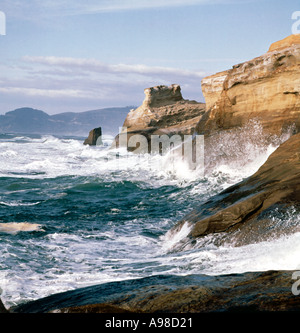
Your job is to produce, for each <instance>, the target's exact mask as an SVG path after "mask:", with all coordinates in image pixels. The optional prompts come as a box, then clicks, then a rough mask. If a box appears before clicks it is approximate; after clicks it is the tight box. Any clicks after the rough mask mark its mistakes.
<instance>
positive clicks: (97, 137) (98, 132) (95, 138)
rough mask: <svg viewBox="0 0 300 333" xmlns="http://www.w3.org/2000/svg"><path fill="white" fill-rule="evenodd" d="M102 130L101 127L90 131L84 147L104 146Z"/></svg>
mask: <svg viewBox="0 0 300 333" xmlns="http://www.w3.org/2000/svg"><path fill="white" fill-rule="evenodd" d="M101 136H102V129H101V127H98V128H94V129H93V130H91V131H90V133H89V136H88V138H87V139H85V140H84V143H83V144H84V145H90V146H96V145H101V144H102V139H101Z"/></svg>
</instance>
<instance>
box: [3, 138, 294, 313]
mask: <svg viewBox="0 0 300 333" xmlns="http://www.w3.org/2000/svg"><path fill="white" fill-rule="evenodd" d="M112 140H113V137H109V136H107V137H105V136H104V137H103V142H104V145H103V146H101V147H100V146H94V147H91V146H85V145H83V141H84V138H80V137H58V136H51V135H27V134H26V135H24V134H0V251H1V257H0V292H1V295H0V297H1V299H2V301H3V303H4V304H5V306H6V307H11V306H15V305H18V304H21V303H24V302H28V301H31V300H36V299H39V298H42V297H45V296H48V295H51V294H55V293H59V292H63V291H67V290H72V289H76V288H81V287H85V286H91V285H96V284H101V283H106V282H111V281H121V280H125V279H133V278H142V277H147V276H152V275H157V274H172V275H188V274H208V275H219V274H229V273H242V272H249V271H264V270H270V269H276V270H277V269H278V270H285V269H288V270H294V269H299V267H300V266H299V259H298V257H299V251H300V230H299V227H298V225H299V224H300V223H299V222H300V216H299V215H298V214H297V213H296V211H295V210H294V209H293V207H290V208H289V210H287V211H286V212H285V213H284V214H283V213H282V212H276V211H274V212H273V216H272V217H271V218H272V219H273V221H274V226H275V227H276V226H277V225H278V226H280V227H281V228H282V230H285V229H286V230H288V232H286V233H285V232H282V233H280V234H278V233H274V235H273V236H272V237H269V238H267V239H264V240H261V241H259V240H258V241H257V242H255V243H251V244H244V245H240V246H237V245H236V244H235V243H234V239H233V238H230V237H229V238H228V239H227V240H226V242H222V243H219V244H218V242H216V240H217V239H218V237H221V236H222V235H218V234H214V235H208V236H205V237H203V238H201V239H199V240H197V241H195V242H194V243H192V244H188V245H186V246H182V244H181V241H182V239H184V237H185V236H186V235H187V234H188V233H189V231H190V226H189V225H185V226H184V227H183V228H182V229H181V230H180V232H178V233H176V232H173V231H172V227H173V226H174V225H175V224H176V223H177V222H178V221H179V220H181V219H182V218H183V217H184V216H185V214H187V213H188V212H190V211H191V210H192V209H193V208H194V207H195V206H197V205H199V204H201V203H204V202H205V201H206V200H208V199H209V197H211V196H213V195H215V194H217V193H219V192H221V191H222V190H224V189H225V188H227V187H229V186H231V185H233V184H235V183H237V182H239V181H241V180H242V179H244V178H246V177H248V176H250V175H252V174H253V173H254V172H255V171H256V170H258V168H259V167H260V166H261V165H262V164H263V163H264V162H265V161H266V160H267V158H268V156H269V155H270V154H271V153H272V152H273V151H274V150H275V149H276V145H274V144H269V145H266V144H262V145H261V146H260V147H259V149H258V147H257V142H256V143H255V144H254V143H251V142H250V143H247V144H246V145H245V146H244V147H243V149H242V151H241V152H240V153H235V154H227V155H226V154H225V155H226V156H225V155H224V154H223V153H222V154H219V153H218V152H220V151H222V152H224V149H225V148H226V145H228V147H227V148H228V149H227V151H230V149H232V145H234V144H235V143H234V142H231V141H230V140H228V141H226V140H224V141H223V142H222V147H220V143H219V146H216V150H215V152H214V154H212V155H211V156H206V158H208V159H209V158H211V160H213V161H214V163H212V164H211V167H210V169H209V172H208V173H206V174H205V175H203V173H202V172H201V170H198V169H197V168H196V169H193V170H190V169H189V167H188V166H187V165H185V164H184V163H183V162H182V161H181V160H179V159H178V160H174V159H172V160H170V159H169V158H168V156H160V155H155V156H149V155H147V154H146V155H143V156H137V155H135V154H133V153H128V152H125V151H123V150H120V151H119V152H118V159H115V158H112V156H115V155H114V154H115V152H114V151H113V150H112V149H110V145H111V143H112ZM230 145H231V147H229V146H230ZM229 148H230V149H229ZM225 150H226V149H225ZM216 156H218V158H216ZM224 156H225V157H226V158H225V157H224ZM202 171H203V170H202ZM232 237H233V236H232ZM179 245H180V246H179Z"/></svg>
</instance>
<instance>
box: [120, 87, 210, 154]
mask: <svg viewBox="0 0 300 333" xmlns="http://www.w3.org/2000/svg"><path fill="white" fill-rule="evenodd" d="M144 92H145V99H144V101H143V104H142V105H141V106H140V107H138V108H137V109H132V110H131V111H130V112H129V113H128V115H127V117H126V119H125V121H124V124H123V128H124V129H123V131H122V132H121V133H120V134H119V135H118V136H117V137H116V139H115V143H116V144H117V146H118V145H119V143H120V141H121V140H120V136H122V135H123V134H126V139H125V141H126V142H125V144H127V142H128V141H129V140H130V137H131V136H133V135H142V136H143V137H145V138H146V140H147V142H146V146H147V151H145V152H149V150H150V137H151V135H163V134H166V135H168V136H172V135H176V134H178V135H181V136H183V135H192V134H193V133H194V132H195V127H196V125H197V123H198V122H199V120H200V118H201V117H202V115H203V114H204V112H205V104H204V103H198V102H195V101H189V100H185V99H183V97H182V95H181V88H180V86H179V85H177V84H173V85H170V86H163V85H162V86H156V87H152V88H147V89H145V90H144ZM127 148H128V150H129V151H135V149H136V145H135V144H134V145H133V147H128V146H127Z"/></svg>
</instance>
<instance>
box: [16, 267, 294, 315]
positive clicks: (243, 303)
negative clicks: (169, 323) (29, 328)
mask: <svg viewBox="0 0 300 333" xmlns="http://www.w3.org/2000/svg"><path fill="white" fill-rule="evenodd" d="M292 273H293V272H292V271H267V272H248V273H243V274H230V275H220V276H207V275H189V276H171V275H170V276H151V277H147V278H143V279H136V280H126V281H121V282H112V283H105V284H101V285H96V286H91V287H86V288H81V289H77V290H73V291H68V292H65V293H60V294H55V295H52V296H49V297H46V298H43V299H39V300H37V301H33V302H29V303H27V304H23V305H20V306H18V307H16V308H14V309H12V311H13V312H15V313H43V312H44V313H45V312H63V313H64V312H71V313H80V312H81V313H86V312H93V313H95V312H98V313H121V312H135V313H162V312H165V313H205V312H234V311H243V312H264V311H299V310H300V296H296V295H294V293H293V292H292V286H293V284H294V283H295V282H296V281H295V280H293V279H292Z"/></svg>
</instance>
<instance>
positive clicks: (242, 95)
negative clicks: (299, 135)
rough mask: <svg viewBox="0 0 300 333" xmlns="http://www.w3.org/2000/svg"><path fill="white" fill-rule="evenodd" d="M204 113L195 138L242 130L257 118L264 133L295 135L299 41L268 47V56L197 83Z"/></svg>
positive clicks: (299, 115)
mask: <svg viewBox="0 0 300 333" xmlns="http://www.w3.org/2000/svg"><path fill="white" fill-rule="evenodd" d="M202 91H203V95H204V97H205V101H206V105H207V112H206V114H205V115H204V116H203V118H202V119H201V120H200V121H199V124H198V125H197V131H198V133H201V134H207V135H212V134H214V133H216V132H219V131H221V130H228V129H232V128H236V127H239V126H240V127H242V126H244V125H245V124H246V123H247V122H248V121H249V119H257V120H258V121H260V122H261V124H262V126H263V128H264V130H265V131H266V132H268V133H270V134H281V133H282V131H285V130H286V129H287V128H288V127H291V126H294V130H295V131H296V132H298V131H299V130H300V36H299V35H296V36H295V35H292V36H290V37H288V38H286V39H284V40H283V41H279V42H277V43H274V44H272V45H271V47H270V49H269V51H268V52H267V53H265V54H263V55H262V56H260V57H257V58H254V59H252V60H250V61H246V62H244V63H241V64H237V65H235V66H233V68H232V69H230V70H227V71H224V72H221V73H217V74H215V75H212V76H209V77H206V78H204V79H203V80H202Z"/></svg>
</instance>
